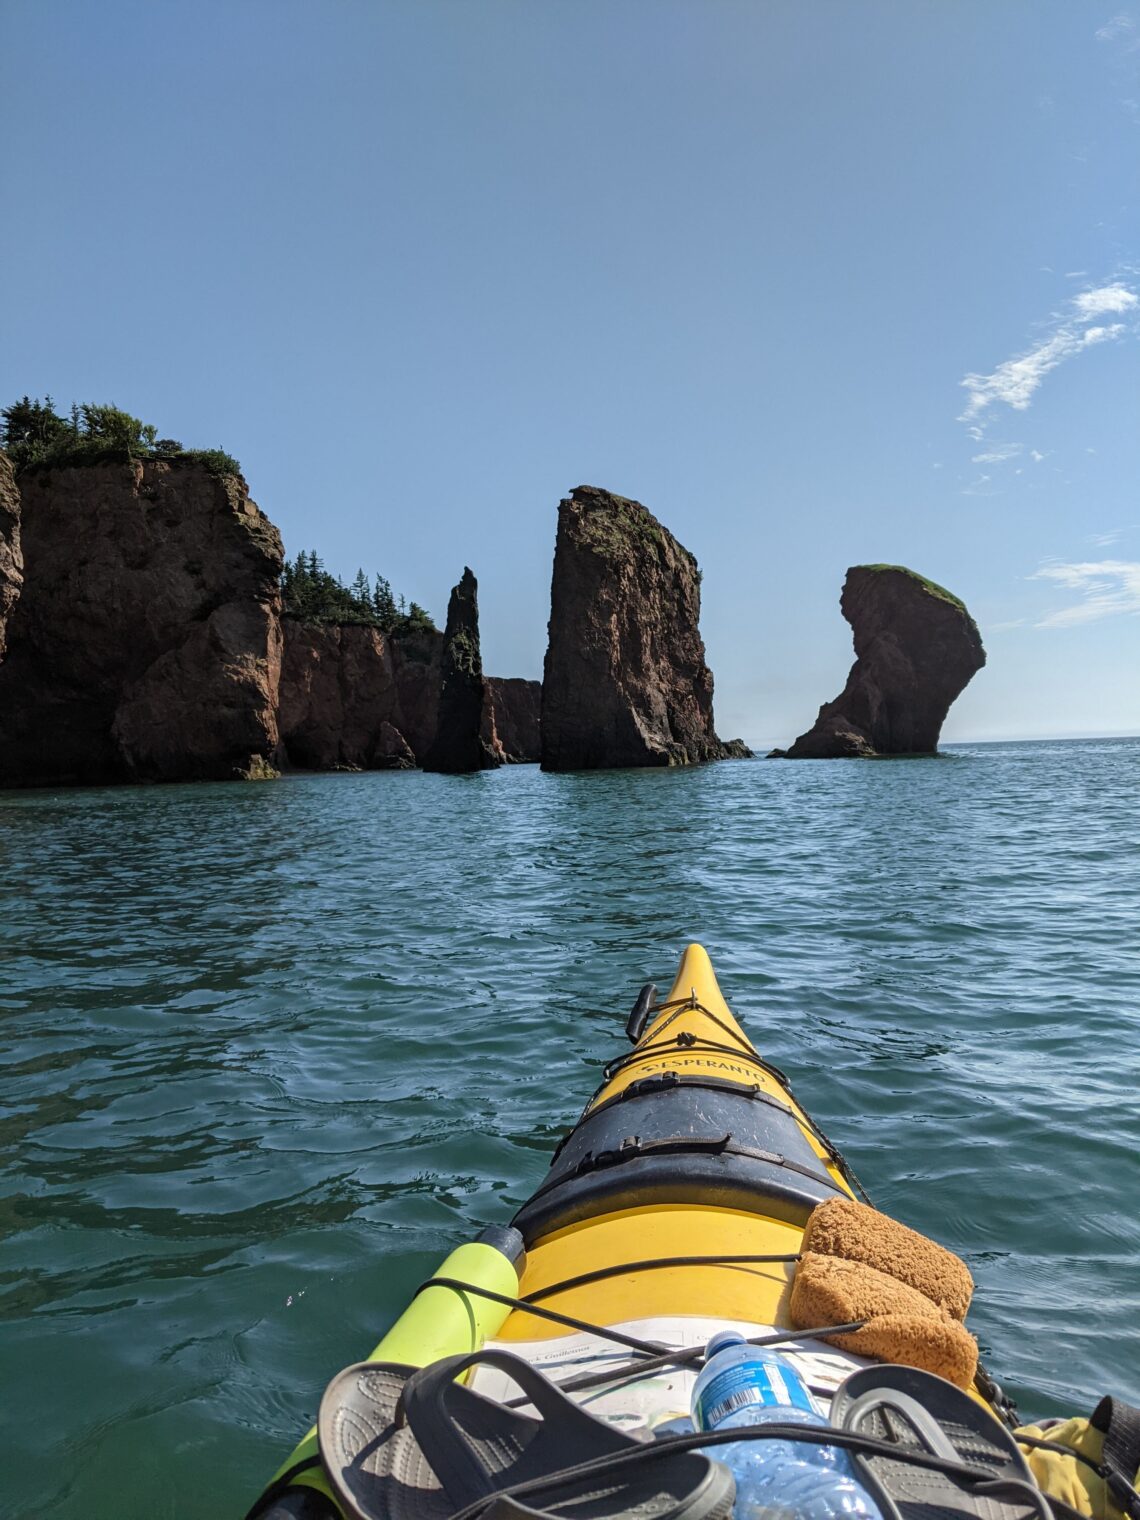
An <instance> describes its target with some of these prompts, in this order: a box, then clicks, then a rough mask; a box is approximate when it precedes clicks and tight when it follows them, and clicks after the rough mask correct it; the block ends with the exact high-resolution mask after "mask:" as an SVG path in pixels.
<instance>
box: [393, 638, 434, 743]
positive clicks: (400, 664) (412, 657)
mask: <svg viewBox="0 0 1140 1520" xmlns="http://www.w3.org/2000/svg"><path fill="white" fill-rule="evenodd" d="M443 643H444V637H443V634H442V633H440V631H439V629H438V628H419V629H416V630H414V631H413V632H411V633H404V634H401V635H400V636H399V637H398V638H394V639H393V640H392V666H393V670H394V671H395V676H396V703H397V711H398V713H399V719H398V720H397V722H396V727H397V728H398V729H399V730H400V732H401V734H402V735H403V736H404V738H405V740H406V741H407V743H408V745H409V746H410V748H411V750H412V753H413V754H414V755H415V756H416V759H417V762H418V761H421V760H422V759H423V757H424V756H425V755H426V754H427V752H428V750H429V749H430V748H431V746H432V742H433V740H434V739H435V734H436V729H437V728H438V727H439V689H440V681H441V672H442V669H443Z"/></svg>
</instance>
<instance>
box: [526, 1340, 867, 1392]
mask: <svg viewBox="0 0 1140 1520" xmlns="http://www.w3.org/2000/svg"><path fill="white" fill-rule="evenodd" d="M866 1323H867V1321H866V1320H865V1319H853V1320H849V1321H848V1322H847V1324H845V1325H813V1326H812V1327H811V1328H810V1329H807V1330H776V1331H773V1332H772V1333H771V1334H770V1335H750V1336H748V1337H747V1341H748V1344H749V1345H750V1346H783V1345H787V1344H789V1343H790V1342H795V1341H801V1340H811V1339H814V1338H816V1337H818V1336H821V1335H848V1334H850V1333H851V1332H852V1331H854V1330H861V1329H862V1328H863V1326H864V1325H865V1324H866ZM704 1354H705V1344H704V1342H701V1344H700V1345H698V1346H681V1347H678V1349H677V1350H676V1351H666V1352H663V1353H662V1355H661V1356H651V1357H646V1358H645V1359H644V1360H643V1361H640V1362H626V1363H625V1364H624V1365H623V1366H621V1367H607V1368H606V1369H605V1371H603V1372H583V1373H581V1374H580V1375H579V1376H578V1377H572V1378H567V1379H566V1381H565V1382H563V1383H555V1385H554V1386H555V1387H556V1388H558V1389H560V1390H561V1391H562V1392H563V1393H580V1392H581V1391H582V1390H583V1389H586V1388H601V1387H603V1386H604V1385H605V1384H606V1383H615V1382H620V1381H628V1382H631V1383H634V1382H639V1381H640V1380H641V1378H642V1377H644V1376H645V1374H646V1373H648V1372H656V1371H658V1370H659V1369H660V1368H662V1367H671V1366H674V1365H676V1366H679V1367H685V1366H688V1364H689V1363H690V1362H697V1361H703V1360H704ZM551 1381H552V1382H553V1379H551ZM809 1386H810V1387H811V1390H812V1392H813V1393H815V1392H828V1391H829V1390H827V1389H823V1388H820V1387H816V1386H815V1385H814V1384H813V1385H809ZM529 1402H530V1401H529V1399H527V1398H526V1397H525V1396H524V1397H523V1398H518V1399H510V1400H509V1401H508V1402H507V1405H506V1407H507V1408H508V1409H518V1408H519V1407H520V1406H521V1405H523V1404H527V1403H529Z"/></svg>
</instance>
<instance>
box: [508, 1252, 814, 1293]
mask: <svg viewBox="0 0 1140 1520" xmlns="http://www.w3.org/2000/svg"><path fill="white" fill-rule="evenodd" d="M800 1254H801V1253H800V1252H798V1251H793V1252H791V1253H789V1254H788V1255H785V1256H655V1257H651V1258H649V1259H648V1260H646V1261H622V1262H617V1263H616V1264H615V1265H613V1266H609V1267H598V1268H597V1270H596V1271H594V1272H580V1273H579V1274H578V1276H577V1277H564V1278H563V1279H562V1281H561V1282H556V1283H550V1284H548V1286H547V1287H545V1288H536V1289H535V1290H534V1292H533V1293H527V1294H524V1295H523V1297H522V1298H521V1299H520V1303H522V1304H524V1305H526V1306H527V1307H529V1306H530V1305H531V1304H534V1303H537V1302H538V1300H539V1299H540V1298H552V1297H553V1296H554V1294H555V1293H568V1292H569V1291H570V1289H571V1288H584V1287H586V1286H587V1285H588V1284H589V1283H596V1282H604V1281H605V1279H606V1278H607V1277H622V1276H623V1275H624V1274H625V1273H626V1272H653V1271H658V1270H662V1269H664V1268H667V1267H743V1266H762V1265H765V1264H769V1265H771V1264H775V1263H781V1264H784V1265H790V1264H791V1263H793V1262H797V1261H799V1259H800Z"/></svg>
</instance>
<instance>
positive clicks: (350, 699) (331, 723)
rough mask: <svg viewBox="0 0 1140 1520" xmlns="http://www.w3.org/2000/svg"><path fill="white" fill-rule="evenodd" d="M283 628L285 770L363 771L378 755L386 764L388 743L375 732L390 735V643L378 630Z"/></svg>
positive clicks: (289, 623) (290, 623)
mask: <svg viewBox="0 0 1140 1520" xmlns="http://www.w3.org/2000/svg"><path fill="white" fill-rule="evenodd" d="M282 626H283V628H284V633H285V658H284V663H283V665H282V669H281V705H280V710H279V714H278V722H279V724H280V728H281V742H282V743H283V745H284V746H285V752H286V755H287V757H288V759H289V762H290V764H292V765H296V766H299V767H300V768H301V769H303V770H315V771H328V770H367V769H369V768H370V767H371V766H372V765H373V764H374V763H375V757H376V755H377V751H378V749H380V750H383V756H382V758H383V759H384V760H385V761H386V759H387V755H388V753H389V750H390V749H391V741H390V740H389V739H388V738H387V737H386V736H384V735H382V733H381V730H382V729H384V728H393V729H394V727H395V723H396V718H397V712H396V708H397V699H396V672H395V666H394V663H393V659H392V648H391V644H390V642H389V640H388V639H387V638H386V637H385V636H384V634H383V633H382V632H381V631H380V629H379V628H370V627H367V626H366V625H362V624H351V623H342V624H337V623H324V624H315V623H300V622H297V621H296V620H295V619H294V618H286V619H285V620H284V622H283V625H282ZM401 742H403V741H402V736H401ZM405 747H406V746H405ZM413 763H414V762H413Z"/></svg>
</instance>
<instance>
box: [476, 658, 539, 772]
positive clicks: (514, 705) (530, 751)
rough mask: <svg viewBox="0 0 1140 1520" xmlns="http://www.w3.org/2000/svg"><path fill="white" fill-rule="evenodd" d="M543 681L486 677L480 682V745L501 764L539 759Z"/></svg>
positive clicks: (525, 762) (535, 761)
mask: <svg viewBox="0 0 1140 1520" xmlns="http://www.w3.org/2000/svg"><path fill="white" fill-rule="evenodd" d="M541 714H542V682H541V681H524V680H521V679H519V678H517V677H513V676H512V677H503V676H487V677H486V678H485V679H484V682H483V725H482V730H481V732H482V736H483V743H484V744H485V745H486V746H487V748H488V749H489V750H490V751H491V753H492V754H494V755H495V756H496V757H497V758H498V759H499V760H500V761H501V763H502V764H504V765H526V764H537V763H538V761H539V760H541V759H542V739H541V722H540V719H541Z"/></svg>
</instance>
